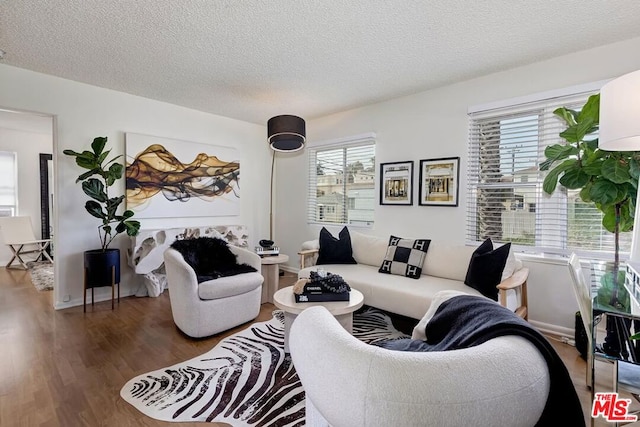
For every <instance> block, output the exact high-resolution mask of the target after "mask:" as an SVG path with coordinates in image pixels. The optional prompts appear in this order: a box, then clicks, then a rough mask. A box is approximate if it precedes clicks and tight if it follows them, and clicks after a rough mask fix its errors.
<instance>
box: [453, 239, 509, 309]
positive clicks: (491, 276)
mask: <svg viewBox="0 0 640 427" xmlns="http://www.w3.org/2000/svg"><path fill="white" fill-rule="evenodd" d="M510 249H511V243H506V244H504V245H502V246H500V247H499V248H497V249H493V242H492V241H491V239H487V240H485V241H484V242H482V244H481V245H480V246H478V247H477V248H476V250H475V251H473V254H472V255H471V261H469V268H468V269H467V276H466V277H465V279H464V284H465V285H467V286H470V287H472V288H474V289H475V290H477V291H478V292H480V293H481V294H482V295H484V296H485V297H487V298H491V299H492V300H494V301H498V289H497V288H496V286H498V284H499V283H500V281H501V280H502V271H503V270H504V267H505V265H506V264H507V258H508V257H509V250H510Z"/></svg>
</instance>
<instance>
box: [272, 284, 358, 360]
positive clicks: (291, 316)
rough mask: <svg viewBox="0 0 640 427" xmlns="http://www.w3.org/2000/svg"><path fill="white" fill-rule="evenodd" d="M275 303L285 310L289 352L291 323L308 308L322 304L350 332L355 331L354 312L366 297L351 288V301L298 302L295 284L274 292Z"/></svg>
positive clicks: (285, 344) (285, 347) (285, 327)
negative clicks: (294, 290) (294, 289)
mask: <svg viewBox="0 0 640 427" xmlns="http://www.w3.org/2000/svg"><path fill="white" fill-rule="evenodd" d="M273 304H275V306H276V307H278V308H279V309H280V310H282V311H284V351H285V352H286V353H289V330H290V329H291V324H292V323H293V321H294V320H295V318H296V317H297V316H298V314H300V313H302V311H303V310H304V309H306V308H309V307H313V306H316V305H321V306H323V307H324V308H326V309H327V310H329V312H330V313H331V314H333V316H334V317H335V318H336V320H337V321H338V322H340V324H341V325H342V326H343V327H344V328H345V329H346V330H347V331H348V332H349V333H352V332H353V312H354V311H356V310H357V309H359V308H360V307H362V305H363V304H364V297H363V296H362V292H360V291H358V290H356V289H353V288H351V292H350V293H349V301H323V302H296V300H295V297H294V296H293V286H288V287H286V288H282V289H280V290H279V291H277V292H276V293H275V294H273Z"/></svg>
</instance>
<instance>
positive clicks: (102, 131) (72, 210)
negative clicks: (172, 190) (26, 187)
mask: <svg viewBox="0 0 640 427" xmlns="http://www.w3.org/2000/svg"><path fill="white" fill-rule="evenodd" d="M0 107H4V108H9V109H18V110H25V111H34V112H41V113H48V114H53V115H56V123H57V130H56V132H55V133H54V168H55V171H56V189H55V193H56V194H57V195H58V197H57V201H58V203H57V204H56V213H57V214H56V221H57V223H56V224H55V229H56V230H57V231H56V240H55V245H56V249H55V251H56V257H55V268H56V284H55V289H54V306H55V307H56V308H62V307H67V306H71V305H78V304H82V290H83V283H82V277H83V273H82V268H83V267H82V266H83V258H82V257H83V252H84V251H85V250H89V249H95V248H96V247H99V240H98V235H97V231H96V227H97V223H96V221H95V220H94V219H93V218H92V217H91V216H89V214H87V212H86V211H85V210H84V202H85V200H86V196H85V195H84V193H83V192H82V189H81V188H80V186H79V185H77V184H76V183H75V179H76V177H77V176H78V175H79V172H80V171H79V169H78V168H77V166H76V165H75V162H74V160H73V158H70V157H68V156H65V155H63V154H62V150H63V149H67V148H69V149H73V150H76V151H82V150H84V149H87V148H88V147H89V145H90V143H91V141H92V140H93V138H94V137H96V136H107V137H108V138H109V142H108V144H109V145H110V146H111V147H112V148H113V151H112V152H113V153H114V154H124V134H125V132H135V133H140V134H147V135H155V136H162V137H167V138H174V139H180V140H185V141H193V142H200V143H207V144H213V145H223V146H234V147H237V148H238V152H239V154H240V162H241V163H240V164H241V198H240V201H241V208H240V212H241V213H240V216H239V217H216V216H211V217H204V218H171V219H153V220H141V222H142V227H143V228H161V227H179V226H187V225H216V224H244V225H246V226H247V227H248V229H249V234H250V240H251V244H252V245H253V244H255V243H256V242H257V240H259V239H260V238H263V236H266V235H267V234H268V188H269V187H268V183H269V168H270V161H269V159H270V153H269V149H268V146H267V144H265V142H264V140H265V133H266V130H265V127H264V126H259V125H255V124H251V123H246V122H242V121H238V120H233V119H229V118H225V117H220V116H215V115H211V114H207V113H203V112H199V111H195V110H190V109H187V108H183V107H179V106H175V105H171V104H166V103H162V102H158V101H153V100H149V99H146V98H141V97H137V96H132V95H129V94H125V93H122V92H116V91H112V90H107V89H102V88H99V87H95V86H90V85H86V84H82V83H78V82H73V81H70V80H65V79H61V78H57V77H53V76H48V75H44V74H40V73H35V72H31V71H27V70H23V69H20V68H15V67H9V66H6V65H0ZM118 187H119V188H118V189H117V190H118V191H121V192H124V180H122V181H121V182H119V183H118ZM120 237H121V238H119V239H118V241H117V244H116V246H113V247H119V248H120V249H121V253H122V257H123V259H122V262H123V266H126V258H125V255H124V254H125V252H126V247H127V244H128V238H126V237H122V236H120ZM138 284H139V280H138V278H134V276H133V274H132V272H131V270H130V269H128V268H124V269H123V276H122V283H121V286H122V289H121V295H122V296H125V295H130V294H132V293H133V292H134V291H135V288H136V287H137V286H138ZM96 298H97V299H104V298H110V290H109V288H99V289H97V290H96Z"/></svg>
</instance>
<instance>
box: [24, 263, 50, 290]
mask: <svg viewBox="0 0 640 427" xmlns="http://www.w3.org/2000/svg"><path fill="white" fill-rule="evenodd" d="M27 266H28V267H29V274H31V283H33V286H35V287H36V289H37V290H39V291H50V290H52V289H53V277H54V274H53V264H51V263H50V262H28V263H27Z"/></svg>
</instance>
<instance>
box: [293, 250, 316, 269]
mask: <svg viewBox="0 0 640 427" xmlns="http://www.w3.org/2000/svg"><path fill="white" fill-rule="evenodd" d="M318 251H319V250H318V249H305V250H302V251H300V252H298V255H300V269H301V270H302V269H303V268H304V267H305V266H304V262H305V259H306V257H307V256H310V255H315V254H317V253H318Z"/></svg>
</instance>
